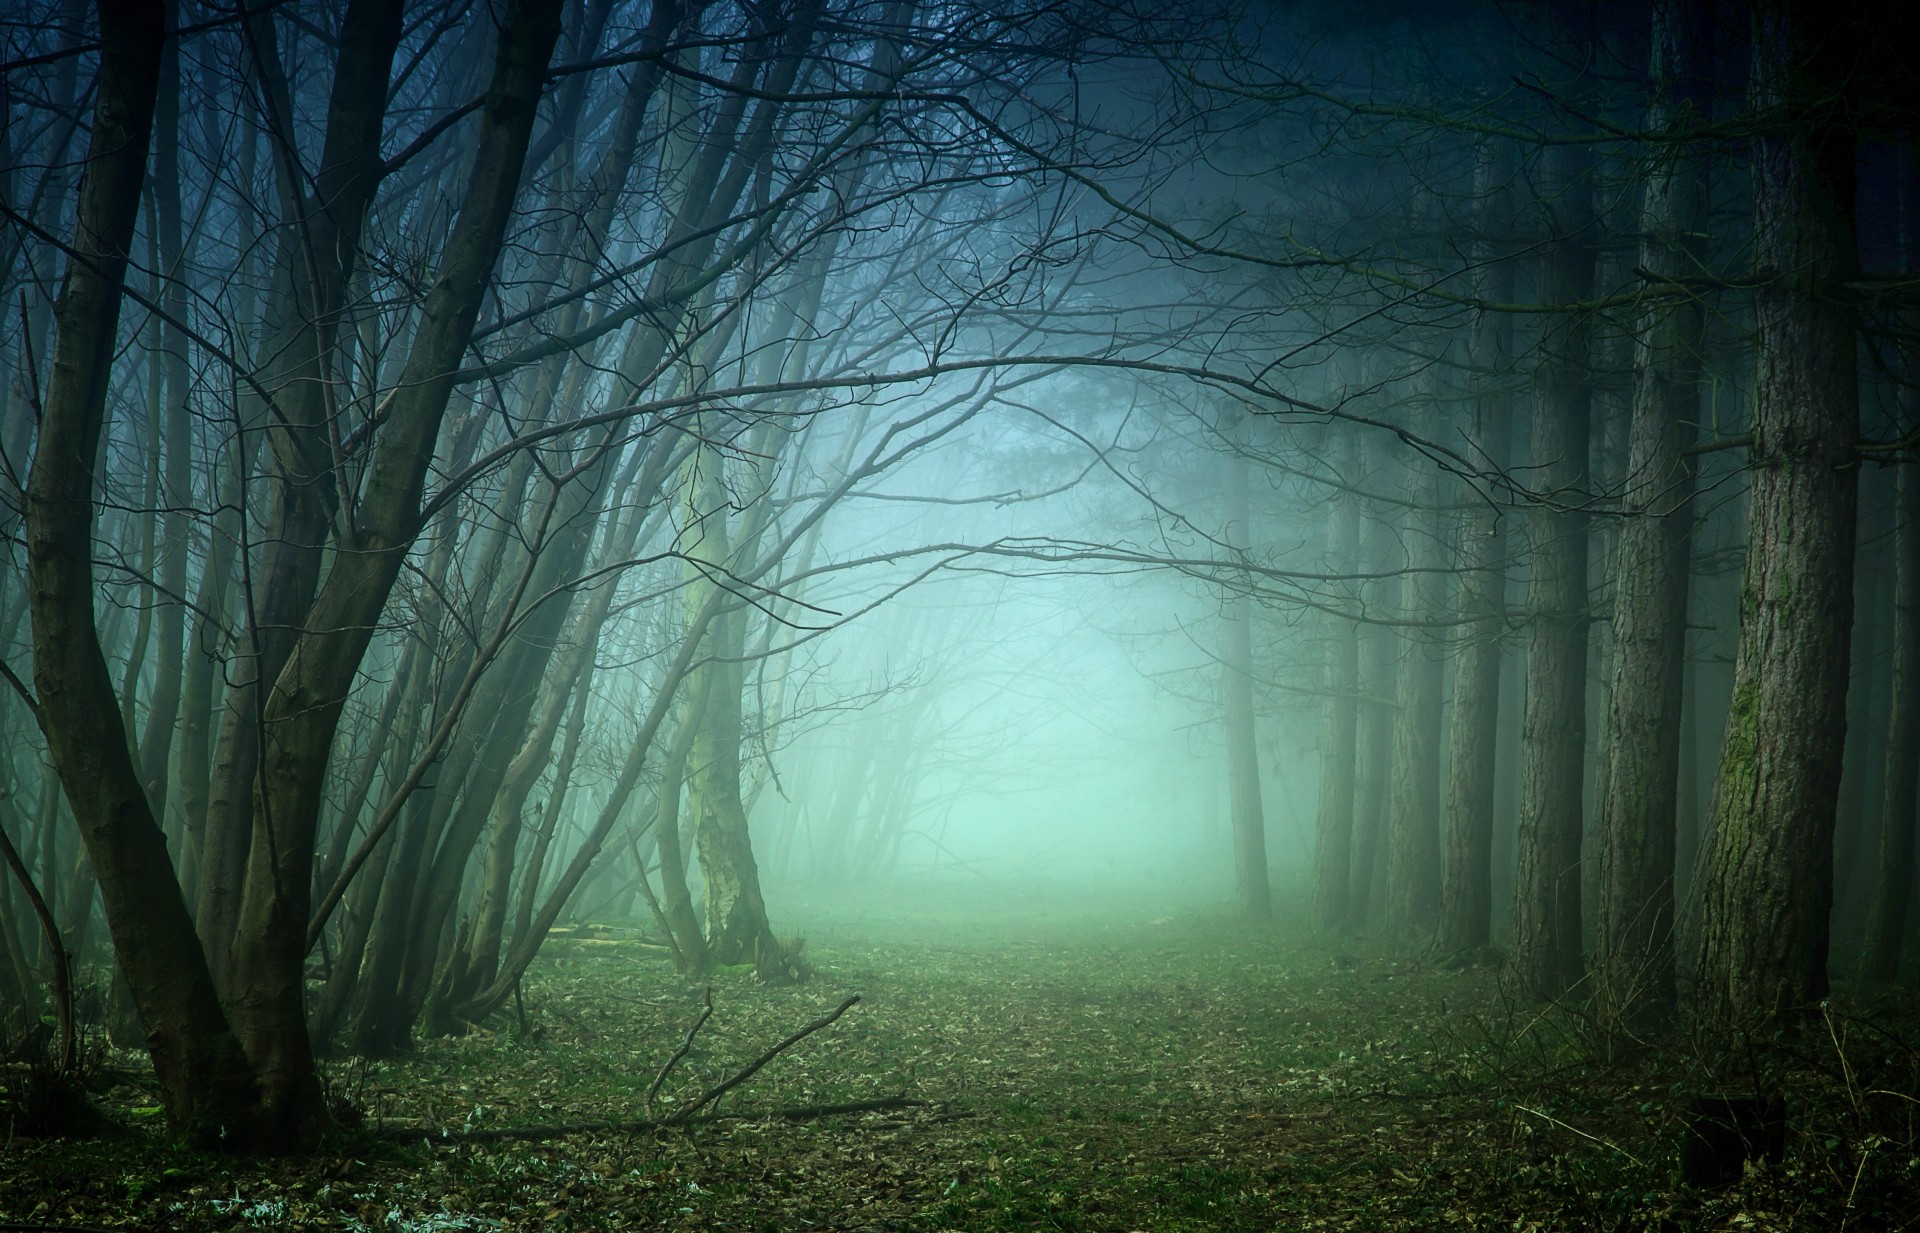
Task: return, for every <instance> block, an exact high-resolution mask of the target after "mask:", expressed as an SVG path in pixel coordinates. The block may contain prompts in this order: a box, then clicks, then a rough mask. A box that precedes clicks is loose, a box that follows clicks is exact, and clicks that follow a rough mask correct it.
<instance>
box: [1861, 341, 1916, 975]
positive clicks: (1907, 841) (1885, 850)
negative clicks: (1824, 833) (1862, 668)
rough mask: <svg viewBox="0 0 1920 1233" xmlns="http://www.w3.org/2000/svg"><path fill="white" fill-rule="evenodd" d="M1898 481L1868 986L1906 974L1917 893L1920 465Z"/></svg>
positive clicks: (1864, 966)
mask: <svg viewBox="0 0 1920 1233" xmlns="http://www.w3.org/2000/svg"><path fill="white" fill-rule="evenodd" d="M1911 371H1912V370H1911V369H1909V372H1911ZM1896 482H1897V484H1898V485H1899V488H1898V493H1899V495H1898V498H1897V500H1896V504H1895V510H1894V566H1893V568H1894V575H1893V579H1894V581H1893V682H1892V712H1891V714H1890V715H1889V716H1888V723H1887V747H1886V764H1887V771H1886V786H1885V787H1884V788H1883V789H1882V795H1881V799H1880V858H1879V861H1878V868H1877V869H1876V871H1875V878H1874V886H1873V899H1872V902H1871V905H1870V907H1869V908H1868V911H1867V936H1866V947H1865V951H1864V954H1863V955H1862V962H1861V967H1860V978H1861V980H1863V981H1865V982H1867V983H1869V984H1887V983H1890V982H1892V981H1894V980H1896V979H1898V977H1899V975H1900V952H1901V948H1902V946H1903V944H1904V943H1905V941H1906V934H1907V900H1908V898H1909V897H1910V896H1911V895H1912V893H1913V874H1914V830H1915V827H1916V826H1920V816H1916V812H1915V811H1916V808H1920V464H1916V463H1912V462H1908V463H1906V464H1904V465H1903V466H1901V468H1900V472H1899V476H1898V478H1897V480H1896Z"/></svg>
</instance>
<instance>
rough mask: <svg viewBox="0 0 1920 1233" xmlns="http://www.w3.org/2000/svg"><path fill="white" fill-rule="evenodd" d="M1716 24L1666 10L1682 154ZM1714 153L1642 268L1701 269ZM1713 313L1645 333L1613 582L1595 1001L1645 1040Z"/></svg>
mask: <svg viewBox="0 0 1920 1233" xmlns="http://www.w3.org/2000/svg"><path fill="white" fill-rule="evenodd" d="M1712 22H1713V16H1712V13H1711V11H1710V6H1709V5H1708V4H1707V3H1706V2H1705V0H1659V2H1658V3H1656V4H1655V6H1654V15H1653V58H1652V62H1651V69H1650V71H1651V75H1652V77H1653V102H1652V104H1651V106H1650V107H1649V110H1648V116H1647V127H1648V128H1649V129H1650V130H1652V131H1655V132H1660V133H1663V134H1665V135H1666V137H1667V139H1668V140H1670V141H1675V142H1680V141H1684V140H1686V139H1687V136H1688V131H1689V130H1690V129H1692V128H1694V127H1697V126H1698V125H1700V124H1702V123H1704V122H1706V121H1707V120H1709V119H1710V118H1711V117H1710V115H1709V113H1708V108H1709V105H1710V103H1711V96H1710V94H1709V90H1710V83H1709V81H1708V72H1707V70H1708V69H1709V67H1710V66H1711V64H1712V59H1713V57H1712V46H1711V43H1710V42H1708V41H1707V40H1709V39H1711V37H1712ZM1702 158H1703V154H1702V153H1701V152H1699V151H1696V150H1689V149H1688V148H1686V147H1685V146H1676V147H1675V148H1674V149H1673V150H1671V151H1670V152H1668V153H1666V154H1664V155H1663V156H1661V157H1660V158H1659V159H1657V160H1656V161H1654V163H1653V164H1652V165H1651V167H1650V169H1649V171H1648V173H1647V178H1646V184H1645V186H1644V189H1643V192H1644V198H1643V202H1642V206H1641V212H1640V216H1641V235H1642V239H1641V242H1640V268H1641V269H1643V270H1647V271H1650V272H1652V273H1653V274H1655V275H1660V276H1665V277H1668V278H1672V279H1676V280H1678V279H1681V278H1684V277H1686V276H1687V273H1688V271H1690V270H1694V269H1698V268H1699V266H1700V260H1701V250H1702V249H1703V248H1704V244H1703V243H1702V241H1701V233H1702V229H1703V228H1704V226H1705V223H1706V191H1705V175H1704V168H1703V167H1702V165H1701V163H1702ZM1705 320H1706V317H1705V312H1704V310H1703V307H1702V305H1701V304H1700V302H1699V301H1698V300H1696V299H1693V298H1691V297H1690V298H1687V299H1684V300H1672V299H1655V300H1651V301H1649V303H1648V305H1647V307H1646V308H1645V309H1644V310H1643V311H1642V314H1641V317H1640V320H1639V322H1638V323H1637V330H1636V333H1637V338H1636V341H1635V350H1636V354H1635V356H1634V387H1633V412H1632V421H1631V424H1630V426H1629V428H1628V446H1627V451H1628V456H1627V475H1626V480H1625V484H1624V488H1623V497H1622V510H1621V512H1622V514H1623V516H1624V517H1623V519H1622V523H1621V527H1620V532H1619V547H1618V559H1617V561H1616V564H1615V568H1614V570H1613V586H1614V603H1613V620H1612V623H1611V624H1612V639H1613V656H1612V686H1611V688H1610V690H1609V692H1608V709H1607V718H1606V734H1605V737H1604V739H1603V740H1602V747H1603V748H1604V750H1605V761H1604V763H1603V764H1602V767H1601V770H1600V784H1599V794H1598V795H1599V801H1598V813H1599V818H1598V828H1599V832H1600V836H1599V838H1600V843H1599V860H1600V905H1599V906H1600V913H1599V937H1598V943H1599V945H1598V950H1597V953H1596V955H1595V962H1594V976H1595V982H1596V983H1595V990H1594V993H1595V997H1596V999H1597V1000H1598V1002H1599V1005H1600V1007H1601V1013H1602V1015H1603V1016H1604V1017H1605V1018H1606V1019H1607V1020H1608V1021H1610V1022H1612V1023H1615V1024H1618V1025H1621V1026H1626V1027H1631V1026H1634V1025H1636V1024H1638V1023H1640V1022H1642V1021H1644V1020H1646V1019H1648V1018H1650V1017H1653V1018H1658V1017H1664V1016H1666V1015H1668V1014H1670V1013H1671V1012H1672V1010H1673V1005H1674V964H1673V919H1674V897H1673V888H1674V868H1675V867H1674V851H1675V832H1674V825H1675V823H1674V819H1675V815H1676V809H1677V803H1676V802H1677V794H1678V791H1679V771H1680V763H1679V749H1680V736H1681V726H1680V706H1681V699H1682V694H1683V690H1684V688H1685V683H1686V665H1685V661H1686V626H1687V583H1688V556H1689V554H1688V544H1689V543H1690V542H1691V540H1692V532H1693V506H1692V498H1693V487H1694V468H1693V463H1692V459H1691V458H1689V457H1688V455H1687V452H1686V451H1687V448H1688V447H1689V446H1691V445H1692V444H1693V440H1694V436H1695V428H1694V424H1695V422H1696V421H1697V420H1698V418H1699V407H1700V392H1699V381H1700V348H1701V344H1702V342H1703V341H1704V338H1705Z"/></svg>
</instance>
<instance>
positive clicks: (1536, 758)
mask: <svg viewBox="0 0 1920 1233" xmlns="http://www.w3.org/2000/svg"><path fill="white" fill-rule="evenodd" d="M1587 175H1588V166H1587V160H1586V158H1585V156H1584V155H1583V154H1582V153H1581V152H1580V150H1579V149H1578V148H1576V147H1573V146H1554V147H1551V148H1549V149H1548V150H1547V151H1546V152H1545V153H1544V154H1543V155H1542V156H1541V165H1540V181H1541V182H1540V185H1539V190H1538V191H1539V193H1540V196H1541V208H1542V211H1543V213H1544V214H1545V217H1546V223H1547V227H1548V240H1547V243H1546V246H1545V248H1544V250H1543V251H1542V254H1541V257H1540V262H1539V274H1538V277H1539V285H1540V299H1541V301H1542V302H1543V303H1547V304H1556V305H1561V306H1563V307H1562V310H1561V311H1559V312H1558V313H1555V314H1553V315H1551V316H1549V317H1548V318H1547V319H1546V321H1545V324H1544V326H1543V330H1542V334H1543V336H1542V338H1541V340H1540V352H1541V354H1540V366H1539V369H1538V371H1537V372H1536V373H1535V375H1534V389H1533V433H1532V459H1533V470H1532V472H1531V475H1532V477H1533V482H1534V483H1535V484H1536V485H1538V486H1539V488H1540V489H1541V491H1540V494H1539V496H1538V498H1537V499H1538V500H1539V502H1540V504H1539V505H1538V506H1536V508H1535V509H1534V511H1533V514H1532V517H1531V518H1530V519H1529V532H1530V539H1531V543H1530V544H1529V547H1530V549H1531V553H1532V579H1531V581H1530V582H1529V584H1528V587H1527V619H1528V630H1527V699H1526V710H1525V713H1524V715H1523V718H1522V721H1521V733H1520V830H1519V850H1518V869H1517V872H1516V875H1515V887H1514V904H1513V964H1514V970H1515V974H1516V975H1517V976H1518V978H1519V981H1520V984H1521V986H1522V988H1524V989H1525V990H1526V991H1527V992H1528V993H1530V994H1532V995H1533V996H1536V997H1543V998H1553V997H1558V996H1560V995H1561V994H1563V993H1565V992H1567V991H1568V990H1569V989H1571V988H1573V986H1574V985H1575V984H1576V983H1578V982H1579V980H1580V974H1581V954H1580V839H1581V830H1582V813H1583V810H1582V805H1581V795H1582V788H1583V784H1582V772H1583V769H1584V765H1585V753H1586V692H1587V691H1586V685H1587V517H1586V514H1585V513H1584V512H1582V509H1581V506H1582V505H1583V504H1584V503H1585V501H1586V500H1587V499H1588V494H1587V452H1588V442H1587V437H1588V418H1589V413H1590V411H1591V406H1592V387H1591V385H1590V382H1589V374H1588V371H1587V367H1588V338H1587V335H1588V322H1587V320H1586V317H1585V314H1584V313H1583V312H1582V311H1580V310H1579V309H1577V308H1575V307H1574V306H1575V305H1578V304H1579V303H1581V302H1582V301H1584V300H1585V299H1587V297H1588V296H1589V294H1591V292H1592V290H1593V247H1592V243H1593V241H1592V237H1591V235H1590V234H1589V231H1590V230H1591V227H1592V215H1591V211H1590V208H1589V193H1590V189H1589V187H1588V184H1587Z"/></svg>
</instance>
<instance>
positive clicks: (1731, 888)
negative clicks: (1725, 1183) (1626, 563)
mask: <svg viewBox="0 0 1920 1233" xmlns="http://www.w3.org/2000/svg"><path fill="white" fill-rule="evenodd" d="M1753 14H1754V51H1753V81H1752V102H1753V106H1754V110H1755V112H1756V113H1757V114H1758V116H1759V122H1760V124H1761V125H1762V128H1761V132H1760V136H1759V137H1758V138H1756V140H1755V142H1754V160H1753V163H1754V166H1753V185H1754V189H1753V237H1754V238H1753V252H1754V267H1755V275H1756V281H1757V282H1758V283H1759V284H1760V285H1759V287H1758V288H1757V290H1756V292H1755V295H1754V324H1755V348H1756V350H1755V357H1754V404H1753V433H1752V437H1753V443H1752V445H1751V446H1750V448H1749V453H1748V461H1749V466H1750V468H1751V472H1752V477H1753V478H1752V489H1751V495H1750V496H1749V499H1748V519H1747V561H1746V572H1745V575H1744V578H1743V580H1742V584H1741V597H1740V642H1739V649H1738V651H1737V652H1736V654H1735V657H1734V678H1733V700H1732V703H1731V711H1730V714H1729V716H1728V720H1727V742H1726V749H1725V752H1724V754H1723V755H1722V759H1721V764H1720V781H1719V787H1718V790H1717V792H1716V793H1715V798H1716V806H1715V810H1714V819H1713V833H1712V835H1711V836H1710V837H1709V838H1708V840H1707V844H1708V847H1707V852H1706V857H1705V860H1706V865H1705V870H1704V872H1703V875H1702V878H1701V882H1702V886H1701V923H1700V945H1699V966H1698V969H1697V972H1696V983H1695V987H1694V1007H1693V1009H1694V1012H1695V1014H1696V1016H1697V1018H1698V1020H1699V1022H1701V1023H1702V1024H1704V1025H1707V1026H1709V1027H1713V1028H1720V1029H1729V1028H1754V1027H1759V1026H1763V1025H1764V1024H1765V1023H1766V1022H1767V1021H1769V1020H1774V1019H1777V1018H1779V1017H1781V1016H1784V1015H1787V1014H1789V1013H1791V1012H1793V1011H1795V1010H1797V1009H1799V1008H1804V1007H1806V1006H1808V1005H1809V1004H1810V1003H1812V1002H1813V1001H1814V1000H1816V999H1818V998H1820V997H1821V996H1823V995H1824V994H1825V993H1826V991H1827V944H1828V936H1827V934H1828V915H1829V912H1830V911H1831V909H1832V900H1833V827H1834V810H1835V806H1836V804H1837V802H1838V798H1839V790H1840V767H1841V756H1842V752H1843V750H1844V748H1845V743H1846V715H1847V712H1846V705H1847V669H1848V640H1849V634H1850V630H1851V626H1852V619H1853V554H1854V521H1855V501H1856V499H1857V488H1858V475H1859V471H1858V466H1859V460H1858V458H1857V456H1856V454H1855V450H1854V446H1855V442H1856V439H1857V437H1858V433H1859V402H1858V399H1859V391H1858V387H1857V376H1856V372H1855V366H1854V365H1855V359H1854V356H1855V351H1854V348H1855V343H1854V321H1853V313H1852V312H1851V311H1850V310H1849V307H1848V300H1847V298H1846V296H1845V294H1844V292H1843V291H1842V287H1843V286H1844V285H1845V283H1846V281H1847V280H1848V278H1850V277H1851V276H1852V275H1853V274H1854V272H1855V269H1856V267H1857V257H1856V255H1855V247H1854V235H1853V208H1854V206H1853V190H1854V138H1853V134H1852V132H1851V130H1850V129H1849V127H1848V125H1847V118H1846V107H1847V102H1848V77H1849V74H1850V71H1851V69H1852V67H1853V66H1852V65H1851V64H1850V63H1848V52H1849V50H1850V48H1849V42H1850V40H1849V39H1848V38H1846V37H1845V36H1844V35H1843V34H1842V33H1839V32H1836V30H1835V20H1834V13H1833V10H1832V8H1831V6H1827V5H1821V4H1817V3H1815V2H1814V0H1756V3H1755V4H1754V6H1753ZM1840 24H1841V27H1842V30H1844V29H1845V28H1846V26H1847V24H1848V23H1847V22H1845V21H1844V20H1843V21H1842V22H1841V23H1840Z"/></svg>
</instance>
